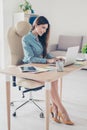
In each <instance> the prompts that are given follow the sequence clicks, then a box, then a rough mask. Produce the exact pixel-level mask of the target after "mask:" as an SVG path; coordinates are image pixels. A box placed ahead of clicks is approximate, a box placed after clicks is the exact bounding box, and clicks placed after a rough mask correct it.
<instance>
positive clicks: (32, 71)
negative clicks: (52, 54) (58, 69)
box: [19, 66, 55, 73]
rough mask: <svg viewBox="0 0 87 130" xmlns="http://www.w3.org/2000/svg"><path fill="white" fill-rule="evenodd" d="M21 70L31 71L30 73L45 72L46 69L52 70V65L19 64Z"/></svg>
mask: <svg viewBox="0 0 87 130" xmlns="http://www.w3.org/2000/svg"><path fill="white" fill-rule="evenodd" d="M19 69H20V71H21V72H31V73H41V72H46V71H51V70H54V69H55V68H54V67H49V66H47V67H45V68H42V67H36V66H21V67H19Z"/></svg>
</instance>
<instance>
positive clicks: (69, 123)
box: [58, 112, 74, 125]
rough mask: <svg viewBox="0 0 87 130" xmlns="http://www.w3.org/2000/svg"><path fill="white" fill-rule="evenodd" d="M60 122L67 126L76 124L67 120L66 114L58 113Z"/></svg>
mask: <svg viewBox="0 0 87 130" xmlns="http://www.w3.org/2000/svg"><path fill="white" fill-rule="evenodd" d="M58 117H59V121H60V120H61V122H63V123H64V124H66V125H74V123H73V122H72V121H71V120H65V114H64V113H61V112H58Z"/></svg>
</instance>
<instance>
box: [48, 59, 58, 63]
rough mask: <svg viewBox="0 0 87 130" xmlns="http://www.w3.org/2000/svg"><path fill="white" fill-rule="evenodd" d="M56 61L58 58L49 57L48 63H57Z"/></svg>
mask: <svg viewBox="0 0 87 130" xmlns="http://www.w3.org/2000/svg"><path fill="white" fill-rule="evenodd" d="M55 62H56V59H55V58H53V59H47V63H48V64H52V63H55Z"/></svg>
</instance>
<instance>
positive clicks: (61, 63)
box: [56, 60, 64, 72]
mask: <svg viewBox="0 0 87 130" xmlns="http://www.w3.org/2000/svg"><path fill="white" fill-rule="evenodd" d="M56 68H57V71H58V72H63V71H64V60H57V61H56Z"/></svg>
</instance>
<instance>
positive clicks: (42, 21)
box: [31, 16, 50, 57]
mask: <svg viewBox="0 0 87 130" xmlns="http://www.w3.org/2000/svg"><path fill="white" fill-rule="evenodd" d="M41 24H48V28H47V30H46V32H45V33H44V34H43V35H42V36H38V38H39V41H40V42H41V44H42V46H43V57H45V56H46V54H47V46H48V40H49V33H50V24H49V22H48V20H47V19H46V18H45V17H44V16H39V17H38V18H36V19H35V21H34V23H33V25H32V29H31V30H34V29H35V25H41Z"/></svg>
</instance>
